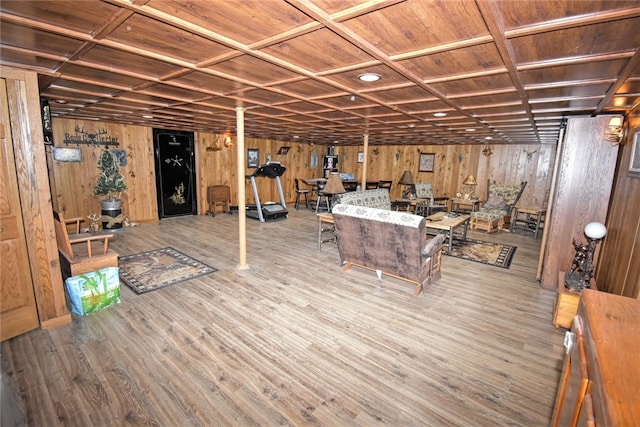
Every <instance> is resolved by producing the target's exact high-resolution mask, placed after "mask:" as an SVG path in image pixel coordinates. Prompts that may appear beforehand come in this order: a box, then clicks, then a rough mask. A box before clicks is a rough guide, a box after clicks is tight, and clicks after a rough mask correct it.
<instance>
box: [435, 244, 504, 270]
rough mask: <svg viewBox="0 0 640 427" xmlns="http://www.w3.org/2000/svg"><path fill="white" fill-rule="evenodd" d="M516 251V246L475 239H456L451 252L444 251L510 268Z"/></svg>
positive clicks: (457, 256)
mask: <svg viewBox="0 0 640 427" xmlns="http://www.w3.org/2000/svg"><path fill="white" fill-rule="evenodd" d="M515 252H516V247H515V246H510V245H502V244H499V243H490V242H483V241H481V240H473V239H467V240H456V239H454V240H453V249H452V251H451V254H447V251H446V250H445V251H444V252H443V253H444V254H445V255H450V256H453V257H456V258H462V259H466V260H469V261H475V262H479V263H482V264H489V265H494V266H496V267H502V268H509V267H510V266H511V260H512V259H513V254H514V253H515Z"/></svg>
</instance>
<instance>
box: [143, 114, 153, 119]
mask: <svg viewBox="0 0 640 427" xmlns="http://www.w3.org/2000/svg"><path fill="white" fill-rule="evenodd" d="M142 118H144V119H153V116H151V115H149V114H145V115H143V116H142Z"/></svg>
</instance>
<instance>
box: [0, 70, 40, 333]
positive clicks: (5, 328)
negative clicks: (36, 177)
mask: <svg viewBox="0 0 640 427" xmlns="http://www.w3.org/2000/svg"><path fill="white" fill-rule="evenodd" d="M1 80H2V83H1V84H0V105H1V106H2V107H1V111H0V144H1V145H0V259H1V260H2V261H1V263H0V341H4V340H6V339H9V338H12V337H15V336H16V335H19V334H21V333H23V332H26V331H30V330H31V329H35V328H37V327H38V326H39V325H40V323H39V320H38V312H37V309H36V300H35V295H34V293H33V285H32V280H31V273H30V269H29V258H28V255H27V244H26V241H25V238H24V231H22V230H23V224H22V211H21V208H20V199H19V197H18V179H17V175H16V168H15V162H14V155H13V140H12V138H11V125H10V121H9V110H8V108H7V105H8V100H7V86H6V80H5V79H1Z"/></svg>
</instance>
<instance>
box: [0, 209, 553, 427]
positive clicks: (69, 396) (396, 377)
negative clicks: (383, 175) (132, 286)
mask: <svg viewBox="0 0 640 427" xmlns="http://www.w3.org/2000/svg"><path fill="white" fill-rule="evenodd" d="M237 224H238V216H237V215H229V214H218V215H217V216H215V217H211V216H200V217H181V218H174V219H168V220H162V221H160V222H159V223H155V224H142V225H140V226H138V227H135V228H132V229H123V230H119V231H117V232H116V237H115V239H113V240H114V241H113V243H112V246H113V247H114V249H116V250H117V251H118V252H119V253H120V254H121V255H127V254H132V253H137V252H141V251H145V250H150V249H155V248H160V247H165V246H172V247H174V248H175V249H178V250H180V251H182V252H184V253H186V254H188V255H190V256H192V257H194V258H196V259H199V260H201V261H203V262H206V263H208V264H210V265H212V266H214V267H216V268H218V269H219V271H218V272H216V273H213V274H211V275H208V276H204V277H201V278H198V279H194V280H191V281H188V282H183V283H180V284H176V285H173V286H170V287H167V288H163V289H160V290H157V291H154V292H150V293H147V294H143V295H136V294H134V293H133V292H132V291H131V290H129V289H128V288H127V287H126V286H125V285H122V289H121V291H122V302H121V303H120V304H118V305H116V306H112V307H109V308H107V309H105V310H102V311H100V312H96V313H93V314H90V315H88V316H85V317H78V316H75V315H74V318H73V322H72V323H71V324H69V325H64V326H60V327H58V328H55V329H50V330H46V331H43V330H35V331H32V332H29V333H26V334H24V335H21V336H18V337H16V338H14V339H11V340H9V341H7V342H4V343H2V345H1V349H2V402H1V403H2V425H3V426H9V425H30V426H55V425H78V426H89V425H91V426H106V425H109V426H115V425H158V426H216V425H217V426H247V425H249V426H258V425H260V426H272V425H295V426H307V425H315V426H351V425H358V426H374V425H389V426H507V425H508V426H546V425H548V423H549V419H550V417H551V411H552V406H553V401H554V397H555V392H556V387H557V383H558V380H559V377H560V370H561V367H562V360H563V356H564V351H563V350H564V349H563V345H562V343H563V337H564V331H563V330H557V329H555V328H554V327H553V326H552V324H551V321H552V312H553V304H554V298H555V294H554V292H551V291H549V290H544V289H541V288H540V287H539V285H538V282H537V281H536V280H535V271H536V267H537V259H538V258H537V257H538V251H539V244H540V240H539V239H538V240H534V239H533V238H532V237H529V236H523V235H515V234H510V233H507V232H501V233H496V234H493V235H487V234H485V233H483V232H479V233H471V237H474V238H480V239H483V240H493V241H504V242H508V243H510V244H514V245H516V246H517V247H518V249H517V251H516V253H515V257H514V260H513V262H512V266H511V268H510V269H501V268H497V267H491V266H486V265H482V264H478V263H473V262H470V261H464V260H460V259H456V258H451V257H447V256H445V257H443V267H442V279H441V280H440V281H439V282H437V283H436V284H434V285H432V286H430V287H428V288H427V289H426V290H425V292H423V294H421V295H420V296H418V297H414V296H413V290H414V287H413V285H411V284H409V283H406V282H403V281H401V280H398V279H393V278H388V277H383V280H382V281H378V280H377V279H376V276H375V273H373V272H371V271H366V270H361V269H358V268H352V269H351V270H349V271H347V272H342V270H341V269H340V265H339V260H338V251H337V248H336V246H335V245H333V244H325V245H323V247H322V251H318V250H317V249H316V238H317V220H316V217H315V214H314V213H313V212H310V211H303V210H300V211H295V210H293V209H291V212H290V215H289V218H288V219H286V220H282V221H275V222H267V223H259V222H258V221H256V220H252V219H248V220H247V234H248V239H249V241H248V262H249V268H248V269H246V270H240V269H238V268H237V264H238V231H237Z"/></svg>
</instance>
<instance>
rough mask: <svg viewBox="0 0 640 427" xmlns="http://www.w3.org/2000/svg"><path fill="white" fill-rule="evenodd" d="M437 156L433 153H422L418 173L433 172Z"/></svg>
mask: <svg viewBox="0 0 640 427" xmlns="http://www.w3.org/2000/svg"><path fill="white" fill-rule="evenodd" d="M435 161H436V155H435V154H433V153H420V164H419V166H418V172H433V166H434V163H435Z"/></svg>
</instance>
